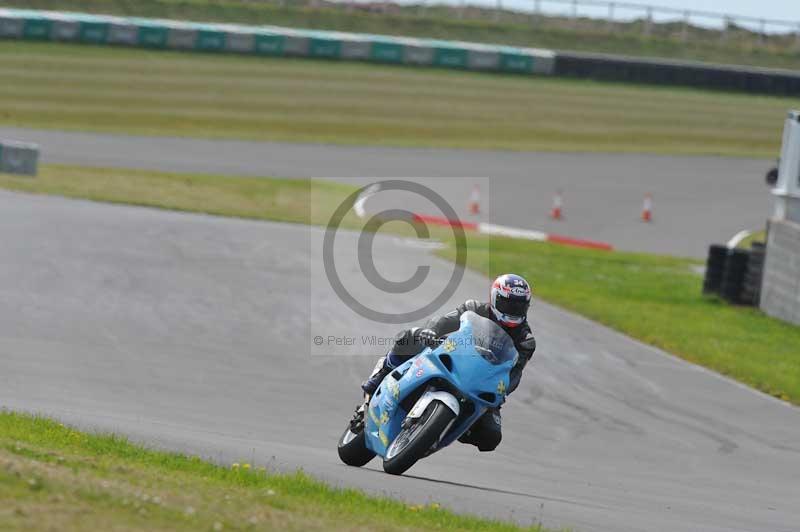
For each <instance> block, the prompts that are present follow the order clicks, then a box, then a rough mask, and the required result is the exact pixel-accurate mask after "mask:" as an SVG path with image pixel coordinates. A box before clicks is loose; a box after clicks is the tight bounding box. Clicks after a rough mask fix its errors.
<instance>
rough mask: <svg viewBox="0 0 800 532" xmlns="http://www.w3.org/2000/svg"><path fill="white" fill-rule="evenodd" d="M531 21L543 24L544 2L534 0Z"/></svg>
mask: <svg viewBox="0 0 800 532" xmlns="http://www.w3.org/2000/svg"><path fill="white" fill-rule="evenodd" d="M531 21H532V22H533V23H534V24H536V25H538V24H539V23H541V22H542V0H533V16H532V17H531Z"/></svg>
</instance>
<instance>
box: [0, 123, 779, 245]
mask: <svg viewBox="0 0 800 532" xmlns="http://www.w3.org/2000/svg"><path fill="white" fill-rule="evenodd" d="M0 137H2V138H14V139H18V140H25V141H29V142H35V143H38V144H39V145H40V146H41V148H42V161H43V162H44V163H63V164H71V165H82V166H93V167H108V168H141V169H149V170H162V171H173V172H184V173H205V174H222V175H242V176H269V177H301V178H317V179H324V178H334V179H336V180H337V181H342V182H347V183H353V184H357V185H366V184H369V183H371V182H373V181H376V180H379V179H384V178H411V179H413V180H415V181H418V182H422V183H425V184H427V185H429V186H431V187H432V188H434V189H435V190H437V191H438V192H439V193H440V194H442V195H443V197H444V198H445V199H446V200H447V201H448V202H449V203H450V204H451V205H452V206H453V207H454V208H455V209H456V211H457V212H458V214H459V215H461V216H463V217H464V219H465V220H470V221H481V222H490V223H496V224H502V225H508V226H512V227H519V228H523V229H531V230H537V231H544V232H547V233H555V234H563V235H566V236H570V237H575V238H583V239H591V240H597V241H601V242H608V243H610V244H612V245H613V246H614V247H615V248H617V249H622V250H629V251H645V252H650V253H660V254H669V255H676V256H685V257H695V258H704V257H705V254H706V252H707V249H708V245H709V244H712V243H723V242H726V241H727V240H728V239H729V238H730V237H732V236H733V235H734V234H736V233H738V232H739V231H740V230H742V229H750V230H760V229H763V227H764V224H765V220H766V218H767V217H768V216H769V214H770V213H771V209H772V196H771V194H770V191H769V189H768V188H767V186H766V185H765V184H764V178H763V176H764V173H765V171H766V170H767V169H768V168H769V167H770V165H771V162H770V161H767V160H761V159H745V158H725V157H713V156H663V155H646V154H602V153H555V152H553V153H547V152H541V153H537V152H514V151H490V150H484V151H480V150H478V151H470V150H458V149H424V148H388V147H360V146H358V147H357V146H342V145H326V144H292V143H278V142H251V141H236V140H204V139H189V138H174V137H146V136H129V135H115V134H94V133H77V132H61V131H47V130H35V129H23V128H12V127H0ZM443 177H449V178H462V179H460V180H458V181H456V180H453V179H447V180H437V178H443ZM487 182H488V183H489V184H490V190H485V187H484V190H483V191H482V195H481V198H482V200H481V201H482V205H481V208H482V214H481V215H480V216H477V217H475V216H470V215H469V214H468V212H467V205H468V201H469V196H470V193H471V191H472V187H473V184H476V183H479V184H481V185H485V184H486V183H487ZM558 191H562V193H563V199H564V207H563V213H564V217H563V219H562V220H560V221H554V220H552V219H550V217H549V214H550V210H551V207H552V205H553V198H554V196H555V194H556V193H558ZM646 194H652V197H653V202H654V211H653V221H652V222H650V223H643V222H641V220H640V214H641V210H642V205H643V200H644V197H645V195H646ZM433 214H439V213H433Z"/></svg>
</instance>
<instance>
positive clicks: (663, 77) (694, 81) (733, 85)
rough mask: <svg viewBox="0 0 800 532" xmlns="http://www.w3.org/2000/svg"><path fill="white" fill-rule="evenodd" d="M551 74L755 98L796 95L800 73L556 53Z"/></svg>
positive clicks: (799, 84) (601, 55)
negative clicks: (755, 96)
mask: <svg viewBox="0 0 800 532" xmlns="http://www.w3.org/2000/svg"><path fill="white" fill-rule="evenodd" d="M554 74H555V75H557V76H564V77H576V78H589V79H596V80H600V81H624V82H630V83H649V84H655V85H683V86H690V87H701V88H706V89H717V90H729V91H740V92H749V93H758V94H778V95H795V94H800V73H798V72H796V71H792V70H782V69H777V68H759V67H747V66H737V65H721V64H710V63H702V62H698V61H676V60H671V59H655V58H635V57H624V56H617V55H608V54H593V53H577V52H558V53H557V54H556V62H555V69H554Z"/></svg>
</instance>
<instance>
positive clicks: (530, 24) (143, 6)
mask: <svg viewBox="0 0 800 532" xmlns="http://www.w3.org/2000/svg"><path fill="white" fill-rule="evenodd" d="M281 3H282V2H281V1H280V0H275V1H269V0H136V1H131V0H0V6H15V7H23V8H29V9H58V10H72V11H83V12H89V13H107V14H116V15H132V16H141V17H163V18H174V19H183V20H196V21H217V22H238V23H246V24H274V25H279V26H289V27H300V28H315V29H328V30H338V31H355V32H362V33H379V34H388V35H408V36H416V37H433V38H439V39H452V40H466V41H477V42H488V43H501V44H512V45H517V46H533V47H540V48H553V49H557V50H583V51H590V52H606V53H618V54H625V55H639V56H654V57H667V58H672V59H691V60H701V61H714V62H721V63H733V64H745V65H757V66H773V67H783V68H790V69H797V68H798V67H800V56H798V54H797V49H796V46H795V40H794V36H792V35H784V36H771V37H770V38H769V39H768V40H767V41H766V42H765V43H761V42H760V41H759V37H758V35H757V34H755V33H753V32H748V31H745V30H742V29H738V30H735V29H731V30H730V31H729V33H728V35H727V37H726V39H725V40H724V41H723V39H721V36H720V33H719V32H718V31H715V30H709V29H705V28H700V27H692V28H690V31H689V41H688V42H683V41H682V39H681V33H682V25H681V24H680V23H678V24H675V23H673V24H668V23H665V24H655V25H654V27H653V31H652V34H651V36H650V37H644V36H643V35H642V21H635V22H629V23H617V24H615V25H614V27H613V29H611V31H610V29H609V27H608V26H607V24H606V22H605V21H602V20H592V19H588V18H583V19H580V20H579V21H577V22H575V21H572V20H569V19H567V18H564V17H560V18H559V17H545V18H542V19H538V20H532V19H531V18H530V17H528V16H525V15H520V14H519V13H512V12H506V13H505V14H504V15H503V16H501V18H500V19H499V20H497V21H495V20H494V18H495V15H494V13H490V12H488V11H487V10H483V11H479V10H471V11H469V12H468V15H469V17H470V18H469V19H459V18H458V15H457V13H454V12H453V11H452V10H449V9H447V8H446V7H445V6H435V5H430V3H427V4H429V5H427V6H426V7H425V9H420V8H419V7H418V6H414V5H406V6H402V7H401V8H400V9H399V10H398V11H397V12H396V13H392V14H385V13H368V12H365V11H363V10H347V9H344V8H340V9H334V8H332V7H313V5H312V3H311V2H309V1H307V0H288V1H286V2H285V5H283V6H282V5H280V4H281ZM419 4H426V3H425V2H420V3H419ZM687 5H688V4H687Z"/></svg>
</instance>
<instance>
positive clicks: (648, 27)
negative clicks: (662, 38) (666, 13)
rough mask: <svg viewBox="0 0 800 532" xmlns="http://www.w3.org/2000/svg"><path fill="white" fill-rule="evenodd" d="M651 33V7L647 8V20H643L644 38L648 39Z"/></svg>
mask: <svg viewBox="0 0 800 532" xmlns="http://www.w3.org/2000/svg"><path fill="white" fill-rule="evenodd" d="M652 31H653V8H652V7H651V6H647V20H645V23H644V34H645V36H647V37H649V36H650V33H651V32H652Z"/></svg>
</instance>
